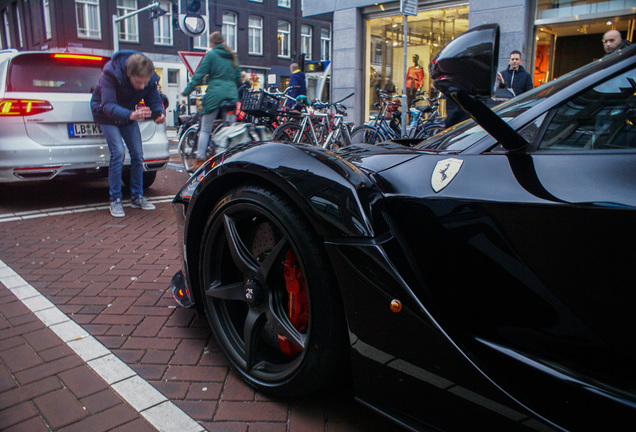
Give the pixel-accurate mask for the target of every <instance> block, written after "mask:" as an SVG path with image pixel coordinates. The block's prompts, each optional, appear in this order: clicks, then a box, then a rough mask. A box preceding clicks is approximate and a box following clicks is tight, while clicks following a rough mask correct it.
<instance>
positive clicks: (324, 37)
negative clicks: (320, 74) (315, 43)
mask: <svg viewBox="0 0 636 432" xmlns="http://www.w3.org/2000/svg"><path fill="white" fill-rule="evenodd" d="M320 60H321V61H327V60H331V30H329V29H328V28H323V29H320Z"/></svg>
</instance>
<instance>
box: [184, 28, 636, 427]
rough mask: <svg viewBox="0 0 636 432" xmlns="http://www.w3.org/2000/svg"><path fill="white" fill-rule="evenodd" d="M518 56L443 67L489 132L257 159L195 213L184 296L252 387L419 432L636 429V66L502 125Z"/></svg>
mask: <svg viewBox="0 0 636 432" xmlns="http://www.w3.org/2000/svg"><path fill="white" fill-rule="evenodd" d="M498 40H499V29H498V27H497V26H496V25H486V26H481V27H477V28H475V29H473V30H470V31H469V32H467V33H465V34H464V35H462V36H460V37H459V38H457V39H455V40H454V41H453V42H451V43H450V44H449V45H448V46H447V47H445V48H444V49H443V50H442V51H441V52H440V54H439V55H438V56H437V57H436V58H435V59H434V60H433V62H432V63H431V65H430V73H431V77H432V79H433V80H434V82H435V86H436V88H437V89H439V90H440V91H442V92H443V93H444V94H445V95H446V97H447V98H451V99H453V100H454V101H455V102H456V103H457V104H458V105H459V106H461V107H462V108H463V109H464V110H465V111H466V112H467V113H469V115H470V116H471V118H472V120H468V121H466V122H463V123H461V124H459V125H457V126H455V127H453V128H450V129H448V130H446V131H445V132H443V133H441V134H440V135H437V136H435V137H433V138H431V139H429V140H427V141H423V142H421V143H417V144H415V145H405V144H413V143H404V142H402V143H396V142H385V143H381V144H379V145H366V144H360V145H357V144H356V145H352V146H349V147H345V148H342V149H339V150H337V151H328V150H323V149H320V148H316V147H312V146H308V145H303V144H300V145H292V144H287V143H277V142H260V143H255V144H245V145H239V146H236V147H234V148H231V149H229V150H227V151H226V152H224V153H221V154H218V155H216V156H215V157H214V158H212V159H211V160H210V161H208V162H207V164H206V165H204V166H203V167H202V168H201V169H200V170H199V171H198V172H196V173H195V174H194V175H193V176H192V178H191V179H190V180H189V181H188V182H187V184H186V185H185V186H184V187H183V189H182V190H181V191H180V192H179V194H178V195H177V196H176V197H175V199H174V209H175V212H176V214H177V219H178V223H179V231H180V233H181V234H182V235H183V239H182V240H183V252H184V268H183V270H182V271H180V272H179V273H178V274H177V275H175V277H174V279H173V283H172V291H173V294H174V296H175V298H176V299H177V300H178V301H179V302H180V304H182V305H184V306H193V307H196V308H197V309H198V310H199V311H200V312H201V313H202V314H204V315H205V316H206V317H207V319H208V321H209V323H210V326H211V328H212V330H213V333H214V335H215V337H216V339H217V341H218V344H219V345H220V346H221V348H222V349H223V350H224V352H225V354H226V355H227V358H228V359H229V361H230V362H231V364H232V365H233V366H234V367H235V368H236V370H237V371H238V372H239V373H240V374H241V375H242V376H243V378H244V379H245V380H246V381H247V382H248V383H250V384H251V385H253V386H254V387H256V388H257V389H259V390H261V391H263V392H267V393H269V394H274V395H277V396H286V397H294V396H298V395H302V394H306V393H310V392H316V391H318V390H320V389H323V388H325V386H328V385H329V384H330V383H332V382H334V381H337V382H339V383H341V385H342V383H344V382H350V383H351V388H352V389H353V392H354V394H355V397H356V398H357V399H358V400H359V401H361V402H362V403H363V404H365V405H367V406H369V407H371V408H373V409H375V410H377V411H378V412H381V413H383V414H384V415H386V416H387V417H390V418H391V419H393V420H395V421H396V422H398V423H400V424H401V425H402V426H404V427H405V428H407V429H410V430H451V431H455V430H459V431H465V430H468V431H482V430H487V431H501V430H515V431H516V430H522V431H524V430H528V431H531V430H539V431H543V430H572V431H606V430H620V429H621V428H623V427H627V428H629V429H633V428H634V427H636V426H635V425H636V46H631V47H628V48H626V49H624V50H621V51H618V52H617V53H614V54H612V55H609V56H606V57H604V58H602V59H600V60H598V61H595V62H594V63H591V64H589V65H587V66H585V67H583V68H581V69H579V70H577V71H574V72H572V73H570V74H568V75H566V76H563V77H561V78H559V79H557V80H554V81H552V82H549V83H547V84H544V85H542V86H540V87H538V88H535V89H534V90H531V91H529V92H527V93H524V94H523V95H521V96H518V97H516V98H513V99H511V100H510V101H508V102H505V103H504V104H502V105H499V106H497V107H496V108H494V109H493V110H490V109H489V108H487V104H486V103H484V99H488V98H489V97H490V96H491V94H492V91H493V88H494V85H495V82H496V62H497V59H498V57H499V55H498V44H499V42H498ZM629 429H628V430H629Z"/></svg>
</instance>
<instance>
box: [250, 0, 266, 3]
mask: <svg viewBox="0 0 636 432" xmlns="http://www.w3.org/2000/svg"><path fill="white" fill-rule="evenodd" d="M250 1H251V2H254V3H263V0H250Z"/></svg>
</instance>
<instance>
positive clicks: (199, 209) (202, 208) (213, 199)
mask: <svg viewBox="0 0 636 432" xmlns="http://www.w3.org/2000/svg"><path fill="white" fill-rule="evenodd" d="M282 146H284V147H285V148H288V149H295V147H293V146H288V145H282ZM314 150H315V149H314ZM297 153H298V149H295V150H294V154H295V156H297ZM301 153H303V154H305V153H307V152H303V151H302V150H301ZM310 153H312V155H311V156H315V154H314V153H313V150H312V151H311V152H310ZM317 153H320V154H322V153H324V152H322V151H318V152H317ZM248 159H249V158H241V159H238V158H235V157H230V158H229V160H226V161H225V162H224V163H223V164H221V165H219V166H217V167H215V168H214V169H212V170H211V171H209V172H208V173H207V174H206V175H205V178H204V179H203V180H202V181H201V184H200V185H199V186H198V187H197V190H196V192H195V194H193V199H192V201H191V202H190V205H189V206H188V210H187V212H188V217H187V224H186V226H185V232H184V239H185V244H186V245H187V249H186V251H185V252H186V257H187V266H188V273H189V278H190V282H191V284H192V286H198V284H199V283H200V281H199V274H198V269H199V266H200V248H201V243H202V236H203V231H204V229H205V226H206V223H207V220H208V217H209V214H210V212H211V211H212V209H213V208H214V207H215V206H216V205H217V203H218V202H219V200H220V199H221V197H222V196H223V195H224V194H226V193H227V192H228V191H230V190H231V189H234V188H236V187H240V186H244V185H254V186H259V187H262V188H264V189H268V190H270V191H272V192H274V193H277V194H280V195H281V196H283V197H285V198H287V200H288V201H289V202H290V204H292V205H293V206H294V207H295V208H296V209H298V210H299V211H300V213H301V214H302V215H303V217H304V218H305V219H306V221H307V222H308V223H309V224H310V225H311V227H312V229H313V230H314V232H315V233H316V234H317V235H318V237H319V238H320V239H321V241H322V242H324V241H325V240H326V239H329V238H339V237H345V236H351V235H354V236H356V237H372V236H373V231H372V229H371V226H370V224H369V223H368V220H367V219H368V217H367V216H366V214H365V209H364V206H363V204H362V201H367V200H366V199H363V200H360V198H359V197H358V195H357V194H358V189H360V184H358V185H355V184H353V183H352V181H351V177H352V176H351V175H350V176H349V178H347V177H346V176H345V175H343V172H342V166H339V170H335V169H334V167H333V166H331V167H330V166H328V164H321V165H320V169H319V170H316V169H314V170H313V171H312V174H313V177H314V178H312V180H311V181H306V182H303V184H302V185H298V184H297V183H296V184H295V183H294V181H293V180H292V179H290V178H289V177H288V176H286V174H288V170H289V169H292V170H296V171H299V170H300V171H304V170H306V168H305V167H304V165H303V164H302V162H297V163H295V164H294V165H295V168H292V167H287V169H286V170H285V169H281V168H280V167H274V166H267V165H264V164H262V163H257V162H255V161H253V160H248ZM327 159H329V158H328V157H327ZM311 160H312V161H313V162H315V157H312V158H311ZM332 162H333V161H332ZM314 165H315V163H314ZM340 165H341V164H340ZM317 171H320V172H317ZM349 174H351V173H349ZM357 176H358V177H359V178H358V181H359V182H362V183H363V184H365V186H364V187H362V189H364V190H376V189H375V187H371V182H370V181H368V179H366V177H364V176H362V175H361V174H360V173H359V172H358V173H357ZM326 184H328V185H329V188H328V189H329V190H330V192H331V193H332V194H334V195H338V194H339V195H340V196H341V197H346V201H347V202H348V203H350V204H351V203H355V205H354V206H350V207H349V208H348V209H347V210H348V211H351V212H355V214H350V215H349V217H350V221H355V222H356V223H351V224H349V226H343V225H342V224H338V223H334V221H333V220H331V221H329V220H327V219H328V217H327V216H326V214H327V213H328V209H324V208H320V205H318V204H316V202H315V201H314V202H312V201H311V199H310V198H309V197H311V196H313V197H315V196H318V195H320V190H321V185H322V186H324V185H326ZM332 269H333V266H332ZM334 273H335V272H334ZM194 295H195V298H196V304H197V308H199V307H200V306H201V304H202V299H201V298H199V297H200V296H199V292H198V291H197V290H194ZM199 312H202V310H199Z"/></svg>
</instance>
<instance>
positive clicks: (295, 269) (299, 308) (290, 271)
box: [278, 250, 309, 357]
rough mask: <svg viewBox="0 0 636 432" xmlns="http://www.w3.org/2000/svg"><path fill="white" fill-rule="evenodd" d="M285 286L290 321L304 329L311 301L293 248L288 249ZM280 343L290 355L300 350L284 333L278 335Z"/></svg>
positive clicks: (281, 347)
mask: <svg viewBox="0 0 636 432" xmlns="http://www.w3.org/2000/svg"><path fill="white" fill-rule="evenodd" d="M285 286H286V288H287V294H288V296H289V304H288V311H287V315H288V318H289V322H291V323H292V325H293V326H294V327H295V328H296V330H298V331H303V330H305V329H306V328H307V323H308V322H309V302H308V301H307V290H306V289H305V280H304V279H303V272H302V271H301V270H300V266H299V265H298V259H296V255H294V253H293V252H292V251H291V250H289V251H287V259H286V260H285ZM278 345H279V346H280V350H281V351H282V352H283V353H285V354H287V355H288V356H290V357H295V356H296V355H298V353H299V352H300V348H298V347H297V346H296V345H294V344H292V343H291V342H290V341H289V339H287V338H286V337H285V336H283V335H278Z"/></svg>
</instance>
